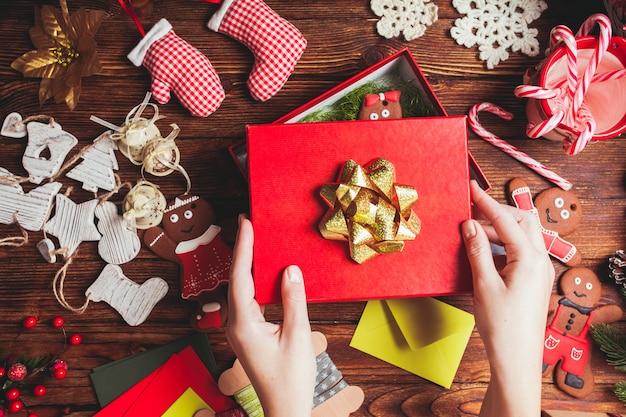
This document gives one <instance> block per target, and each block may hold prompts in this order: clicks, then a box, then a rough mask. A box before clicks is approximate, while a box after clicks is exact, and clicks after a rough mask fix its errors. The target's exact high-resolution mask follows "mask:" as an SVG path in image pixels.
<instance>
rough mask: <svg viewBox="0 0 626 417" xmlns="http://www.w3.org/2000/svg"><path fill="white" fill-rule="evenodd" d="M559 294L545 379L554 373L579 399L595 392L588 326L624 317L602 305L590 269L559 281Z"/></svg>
mask: <svg viewBox="0 0 626 417" xmlns="http://www.w3.org/2000/svg"><path fill="white" fill-rule="evenodd" d="M559 292H560V294H552V296H551V297H550V306H549V308H548V325H547V327H546V335H545V341H544V348H543V375H544V376H546V375H548V374H549V373H550V372H551V371H552V370H554V369H555V368H556V370H555V375H554V380H555V383H556V384H557V386H558V387H559V388H560V389H561V390H563V391H564V392H566V393H568V394H569V395H571V396H573V397H576V398H583V397H586V396H587V395H589V394H591V392H593V389H594V386H595V383H594V380H593V372H592V370H591V357H590V355H591V346H590V341H589V339H588V337H587V333H588V331H589V326H591V325H593V324H598V323H611V322H614V321H618V320H620V319H621V317H622V309H621V307H619V306H618V305H616V304H603V305H600V298H601V296H602V284H601V283H600V280H599V279H598V277H597V275H596V274H595V273H594V272H593V271H592V270H590V269H588V268H582V267H576V268H570V269H569V270H567V271H566V272H565V273H564V274H563V275H562V276H561V278H560V279H559Z"/></svg>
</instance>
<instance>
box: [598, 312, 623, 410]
mask: <svg viewBox="0 0 626 417" xmlns="http://www.w3.org/2000/svg"><path fill="white" fill-rule="evenodd" d="M591 335H592V336H593V339H594V340H595V341H596V342H597V343H598V345H599V346H600V350H602V352H604V353H605V354H606V356H607V363H608V364H609V365H612V366H614V367H615V369H617V370H619V371H622V372H626V334H624V333H623V332H621V331H620V330H618V329H616V328H615V327H613V326H611V325H610V324H598V325H595V326H591ZM622 388H623V390H624V395H625V396H624V398H625V399H626V382H625V383H624V385H623V387H622Z"/></svg>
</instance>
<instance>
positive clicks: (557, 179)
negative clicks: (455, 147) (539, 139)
mask: <svg viewBox="0 0 626 417" xmlns="http://www.w3.org/2000/svg"><path fill="white" fill-rule="evenodd" d="M481 111H488V112H490V113H493V114H495V115H497V116H498V117H500V118H502V119H504V120H511V119H512V118H513V114H512V113H510V112H508V111H506V110H504V109H503V108H502V107H498V106H496V105H495V104H493V103H488V102H484V103H478V104H476V105H474V106H473V107H472V108H471V109H470V111H469V114H468V119H469V125H470V127H471V128H472V130H473V131H474V133H476V134H477V135H478V136H480V137H481V138H483V139H484V140H485V141H487V142H489V143H490V144H492V145H493V146H495V147H496V148H498V149H500V150H501V151H502V152H504V153H506V154H507V155H509V156H510V157H512V158H514V159H516V160H518V161H519V162H521V163H522V164H524V165H526V166H527V167H528V168H530V169H532V170H533V171H535V172H536V173H537V174H539V175H541V176H542V177H544V178H546V179H547V180H549V181H551V182H553V183H554V184H556V185H558V186H559V187H561V188H562V189H564V190H569V189H571V188H572V183H571V182H569V181H567V180H566V179H564V178H562V177H561V176H559V175H557V174H556V173H554V172H553V171H551V170H549V169H548V168H547V167H546V166H545V165H543V164H541V163H540V162H538V161H536V160H535V159H533V158H531V157H530V156H528V155H527V154H526V153H524V152H522V151H520V150H519V149H518V148H516V147H515V146H513V145H511V144H510V143H508V142H506V141H505V140H503V139H501V138H499V137H498V136H496V135H494V134H493V133H491V132H489V131H488V130H487V129H485V128H484V127H483V126H482V125H481V124H480V122H479V120H478V113H479V112H481Z"/></svg>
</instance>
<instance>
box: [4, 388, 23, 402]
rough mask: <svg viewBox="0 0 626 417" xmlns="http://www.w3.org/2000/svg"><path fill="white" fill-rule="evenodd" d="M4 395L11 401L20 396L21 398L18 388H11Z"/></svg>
mask: <svg viewBox="0 0 626 417" xmlns="http://www.w3.org/2000/svg"><path fill="white" fill-rule="evenodd" d="M4 397H5V398H6V399H7V400H9V401H11V400H17V399H18V398H20V390H19V389H17V388H9V389H8V390H7V392H6V393H5V394H4Z"/></svg>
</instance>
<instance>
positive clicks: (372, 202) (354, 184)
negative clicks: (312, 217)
mask: <svg viewBox="0 0 626 417" xmlns="http://www.w3.org/2000/svg"><path fill="white" fill-rule="evenodd" d="M394 181H395V168H394V166H393V164H392V163H391V162H389V161H387V160H386V159H383V158H378V159H376V160H375V161H373V162H371V163H370V164H368V165H366V166H365V167H361V166H360V165H359V164H357V163H356V162H355V161H353V160H349V161H346V162H345V163H344V165H343V168H342V170H341V173H340V174H339V181H338V182H337V183H332V184H324V185H323V186H322V189H321V191H320V195H321V196H322V198H323V199H324V201H325V202H326V204H328V206H329V207H330V208H329V210H328V211H327V212H326V214H325V215H324V218H323V219H322V220H321V222H320V223H319V230H320V232H321V234H322V236H323V237H324V238H326V239H330V240H348V242H349V245H350V256H351V257H352V259H353V260H355V261H356V262H357V263H359V264H361V263H363V262H365V261H367V260H368V259H371V258H372V257H374V256H376V255H378V254H386V253H392V252H399V251H401V250H402V249H403V248H404V241H405V240H414V239H415V238H416V237H417V235H418V234H419V232H420V228H421V223H420V219H419V217H417V215H416V214H415V212H413V210H412V207H413V205H414V204H415V202H416V201H417V191H416V190H415V188H414V187H411V186H409V185H399V184H396V183H395V182H394Z"/></svg>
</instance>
